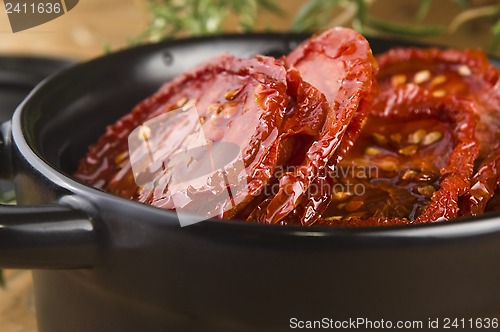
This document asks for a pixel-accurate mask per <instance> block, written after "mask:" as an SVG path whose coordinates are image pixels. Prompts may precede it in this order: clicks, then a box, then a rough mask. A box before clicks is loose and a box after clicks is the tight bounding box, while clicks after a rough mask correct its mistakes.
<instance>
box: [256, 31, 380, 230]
mask: <svg viewBox="0 0 500 332" xmlns="http://www.w3.org/2000/svg"><path fill="white" fill-rule="evenodd" d="M285 62H286V64H287V66H288V67H289V68H290V70H289V72H293V71H295V70H298V72H299V73H300V77H301V78H302V80H303V82H301V83H300V84H290V83H289V94H290V95H292V96H293V98H294V99H295V100H296V103H297V107H296V110H295V112H294V113H293V114H292V115H291V117H289V118H288V119H287V122H285V126H287V125H288V127H287V128H288V130H287V129H285V131H287V132H288V135H294V134H303V133H304V131H303V130H302V129H301V126H302V125H301V124H303V123H305V124H309V123H314V126H308V127H311V128H314V130H315V131H316V132H315V133H307V132H306V134H308V135H309V137H312V138H313V140H312V143H311V144H310V145H309V147H308V149H307V150H306V151H305V153H304V154H303V156H301V158H300V159H302V161H301V162H300V163H296V164H293V165H291V166H293V167H292V170H291V171H287V172H285V173H284V174H282V175H281V176H280V177H279V191H278V192H277V193H276V194H275V195H274V196H273V197H271V198H269V199H268V200H266V201H265V202H264V203H263V204H261V205H260V206H259V207H258V209H257V210H256V211H254V212H253V213H252V214H251V216H250V219H257V220H258V221H259V222H263V223H273V224H274V223H286V221H284V219H285V218H286V217H287V216H288V215H289V214H290V213H292V212H293V211H294V210H295V208H296V207H297V206H299V204H301V203H302V202H304V204H305V205H306V206H309V202H310V199H311V198H310V197H309V195H308V194H307V193H308V190H309V188H310V187H311V185H318V184H321V182H322V179H321V176H320V173H321V172H322V170H323V169H325V168H326V167H327V166H328V165H329V164H332V163H333V164H334V163H336V159H337V158H335V156H336V154H337V153H338V155H341V153H340V152H339V147H340V149H341V151H344V150H347V149H348V147H349V144H348V143H347V141H346V143H345V144H344V145H342V140H343V138H344V137H345V135H346V132H349V134H348V135H349V137H348V140H354V138H355V136H356V135H355V134H356V131H358V130H359V127H360V122H361V121H362V120H363V118H364V116H363V115H362V114H363V113H365V111H366V110H367V108H366V106H367V105H368V104H369V99H370V97H371V92H372V85H373V81H374V71H375V70H374V67H375V62H374V58H373V55H372V52H371V49H370V45H369V44H368V42H367V41H366V39H365V38H364V37H363V36H361V35H360V34H359V33H357V32H355V31H353V30H350V29H343V28H337V29H331V30H328V31H326V32H325V33H323V34H321V35H318V36H315V37H312V38H310V39H309V40H307V41H306V42H304V43H303V44H301V45H300V46H299V47H298V48H297V49H295V50H294V51H293V52H292V53H290V54H289V55H288V56H287V58H286V61H285ZM291 76H292V77H297V76H296V75H291ZM289 77H290V76H289ZM296 81H298V79H296ZM294 86H295V87H297V89H296V91H293V90H291V89H290V87H294ZM314 88H316V89H317V90H316V91H319V93H320V94H319V95H318V93H316V92H315V91H314V90H315V89H314ZM313 89H314V90H313ZM311 93H312V94H313V98H310V97H309V95H310V94H311ZM361 105H363V106H362V107H360V106H361ZM318 108H319V109H320V111H318ZM325 111H327V113H326V118H325V120H324V122H323V121H320V122H318V121H317V119H318V114H320V116H319V117H320V118H322V116H323V115H324V114H325ZM357 112H359V113H362V114H361V115H358V116H356V117H355V115H356V113H357ZM353 120H354V122H353ZM351 123H352V126H351V127H350V128H349V125H350V124H351ZM306 126H307V125H306ZM308 141H310V140H308ZM316 208H317V211H318V212H319V210H320V206H319V205H318V206H316ZM304 218H305V217H300V219H304Z"/></svg>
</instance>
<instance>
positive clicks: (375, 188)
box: [317, 84, 479, 226]
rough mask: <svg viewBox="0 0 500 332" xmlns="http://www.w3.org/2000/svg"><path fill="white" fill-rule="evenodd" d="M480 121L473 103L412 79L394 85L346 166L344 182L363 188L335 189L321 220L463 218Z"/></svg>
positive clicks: (371, 222) (365, 223)
mask: <svg viewBox="0 0 500 332" xmlns="http://www.w3.org/2000/svg"><path fill="white" fill-rule="evenodd" d="M475 126H476V114H475V110H474V108H473V106H472V104H471V103H470V102H466V101H463V100H462V101H461V100H458V99H456V98H453V97H439V98H436V97H433V96H432V93H431V92H429V91H428V90H425V89H422V88H420V87H418V86H416V85H413V84H409V85H405V86H402V87H397V88H394V90H393V94H392V96H391V98H389V99H388V100H383V99H377V101H376V102H375V105H374V112H372V113H371V114H370V116H369V117H368V120H367V124H366V126H365V127H364V129H363V130H362V133H361V136H360V138H359V139H358V140H357V141H356V143H355V145H354V147H353V149H352V150H351V151H350V152H349V153H348V155H347V156H346V158H345V159H344V160H343V161H342V162H341V164H340V165H339V166H340V168H341V169H344V171H343V172H344V173H343V174H340V180H339V181H340V184H342V186H339V187H338V188H340V189H344V188H346V185H347V184H350V185H351V189H352V188H353V187H354V188H355V186H360V187H359V188H363V191H360V192H358V193H356V192H355V191H353V190H337V191H335V193H334V195H332V200H331V203H330V206H329V207H328V209H327V210H326V211H325V212H324V213H323V214H322V218H321V219H320V220H318V221H317V223H319V224H327V225H338V226H375V225H391V224H410V223H423V222H434V221H442V220H449V219H452V218H456V217H457V216H458V211H459V207H458V198H459V197H461V196H463V195H464V194H466V193H467V192H468V189H469V186H470V177H471V174H472V172H473V167H474V161H475V159H476V157H477V154H478V150H479V146H478V143H477V141H476V138H475V134H474V131H475ZM346 169H347V170H348V171H346ZM354 172H356V173H354ZM357 172H361V173H362V175H359V173H357Z"/></svg>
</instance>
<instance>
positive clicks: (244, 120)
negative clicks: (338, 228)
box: [75, 54, 288, 217]
mask: <svg viewBox="0 0 500 332" xmlns="http://www.w3.org/2000/svg"><path fill="white" fill-rule="evenodd" d="M286 84H287V83H286V70H285V69H284V68H283V66H282V65H281V64H279V63H278V62H277V61H276V60H275V59H274V58H270V57H263V56H257V57H254V58H250V59H238V58H235V57H233V56H231V55H229V54H223V55H221V56H219V57H217V58H214V59H212V60H210V61H208V62H207V63H204V64H202V65H200V66H198V67H196V68H194V69H192V70H190V71H188V72H186V73H185V74H183V75H181V76H179V77H177V78H176V79H174V80H173V81H171V82H169V83H167V84H165V85H164V86H163V87H162V88H161V89H160V90H159V91H158V92H157V93H155V94H154V95H153V96H151V97H149V98H147V99H146V100H144V101H143V102H141V103H140V104H138V105H137V106H136V107H135V108H134V109H133V110H132V112H131V113H129V114H127V115H125V116H124V117H123V118H121V119H120V120H118V121H117V122H116V123H115V124H113V125H111V126H108V127H107V128H106V132H105V134H104V135H103V136H101V138H100V139H99V141H98V142H97V143H96V144H95V145H93V146H91V147H90V148H89V151H88V153H87V156H86V157H85V158H84V159H83V160H82V161H81V162H80V164H79V167H78V169H77V171H76V173H75V177H77V178H78V179H80V180H82V181H83V182H85V183H87V184H90V185H93V186H95V187H98V188H101V189H103V190H106V191H108V192H111V193H114V194H116V195H119V196H122V197H125V198H129V199H134V200H137V201H140V202H143V203H148V204H151V205H154V206H157V207H161V208H167V209H170V208H174V206H172V202H171V200H170V197H169V196H168V193H167V192H168V188H167V187H165V186H163V187H162V186H155V187H154V188H149V187H139V186H138V185H137V184H136V182H135V181H134V176H133V173H132V167H131V163H130V159H129V158H127V157H123V158H122V157H121V156H122V155H126V154H127V153H128V141H127V138H128V136H129V135H130V134H131V133H132V131H133V130H134V129H136V128H138V126H140V125H142V124H143V123H144V122H146V121H147V120H150V119H153V118H155V117H158V116H161V115H163V114H166V113H169V112H171V111H173V110H177V109H179V108H182V107H185V106H186V105H189V104H191V105H193V106H194V107H196V111H197V112H198V114H199V118H200V121H201V120H203V121H202V122H203V124H202V126H203V127H202V128H203V131H204V133H205V136H207V137H208V138H209V139H210V140H212V141H228V142H232V143H235V144H237V145H238V146H239V147H240V150H241V153H242V158H243V161H244V163H245V171H246V174H248V178H247V179H246V180H247V182H248V185H247V187H246V190H241V191H239V192H238V194H239V195H243V196H244V197H239V198H238V200H237V201H238V202H240V201H241V203H240V204H238V206H236V207H233V208H231V209H226V208H225V206H220V207H218V208H220V211H218V212H217V213H216V215H222V214H223V213H226V214H227V216H228V217H231V216H232V215H234V214H236V213H237V212H238V211H239V210H241V209H242V208H244V206H245V205H246V204H248V203H249V202H250V201H251V200H252V199H253V198H254V196H256V195H257V193H258V192H259V191H260V190H261V189H262V187H263V186H264V185H265V184H266V183H267V182H268V181H269V179H270V178H271V176H272V173H273V172H274V168H275V167H276V164H277V162H278V157H279V149H278V146H277V145H278V144H279V141H278V140H277V137H278V136H279V130H280V129H281V128H282V127H283V119H284V116H285V111H286V109H287V107H288V106H287V103H288V96H287V86H286ZM214 105H215V106H217V107H214ZM226 111H230V112H226ZM166 126H167V128H168V129H165V130H164V131H163V132H159V133H157V134H158V135H163V136H165V137H171V136H172V135H173V136H178V137H185V136H187V135H188V134H189V132H185V130H184V129H183V127H182V126H180V125H177V126H174V125H173V124H166ZM249 128H251V130H248V129H249ZM170 131H173V132H174V134H172V132H170ZM168 135H170V136H168ZM210 135H211V136H217V135H218V136H220V137H213V138H211V137H209V136H210ZM164 157H165V159H168V155H166V156H164ZM156 180H157V179H155V181H156ZM219 187H224V184H221V185H220V186H219ZM209 191H210V190H209V189H208V188H205V189H203V190H200V191H198V192H193V193H191V192H186V193H184V195H187V196H190V199H193V200H195V199H210V192H209ZM226 203H227V202H226Z"/></svg>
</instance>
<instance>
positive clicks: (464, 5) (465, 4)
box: [452, 0, 470, 9]
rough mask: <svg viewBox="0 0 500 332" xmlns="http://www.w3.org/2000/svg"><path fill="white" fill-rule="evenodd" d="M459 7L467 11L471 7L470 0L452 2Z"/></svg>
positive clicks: (454, 0)
mask: <svg viewBox="0 0 500 332" xmlns="http://www.w3.org/2000/svg"><path fill="white" fill-rule="evenodd" d="M452 1H453V2H454V3H455V4H456V5H457V6H458V7H460V8H461V9H465V8H467V7H469V6H470V3H469V1H468V0H452Z"/></svg>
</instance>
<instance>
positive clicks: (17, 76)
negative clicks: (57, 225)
mask: <svg viewBox="0 0 500 332" xmlns="http://www.w3.org/2000/svg"><path fill="white" fill-rule="evenodd" d="M73 63H74V62H73V61H70V60H64V59H51V58H39V57H29V56H0V123H3V122H5V121H8V120H10V119H11V117H12V114H13V113H14V111H15V109H16V107H17V106H18V105H19V104H20V103H21V102H22V101H23V99H24V98H25V97H26V96H27V95H28V93H29V92H30V91H31V90H32V89H33V88H34V87H35V86H36V85H37V84H38V83H40V82H41V81H42V80H43V79H45V78H47V77H48V76H50V75H52V74H54V73H55V72H57V71H59V70H61V69H63V68H66V67H69V66H71V65H72V64H73ZM3 132H5V130H4V131H3ZM0 141H1V142H4V141H5V138H2V139H1V140H0ZM1 144H3V143H1ZM1 160H2V161H4V160H5V158H2V159H1ZM2 164H4V165H2V166H3V167H2V166H0V169H6V168H7V167H6V166H7V165H5V164H6V163H2ZM12 190H13V184H12V182H11V181H7V180H0V199H2V198H3V199H4V200H9V199H11V198H12V195H11V194H10V192H11V191H12Z"/></svg>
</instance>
